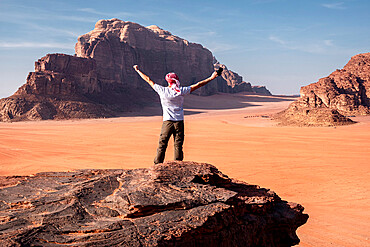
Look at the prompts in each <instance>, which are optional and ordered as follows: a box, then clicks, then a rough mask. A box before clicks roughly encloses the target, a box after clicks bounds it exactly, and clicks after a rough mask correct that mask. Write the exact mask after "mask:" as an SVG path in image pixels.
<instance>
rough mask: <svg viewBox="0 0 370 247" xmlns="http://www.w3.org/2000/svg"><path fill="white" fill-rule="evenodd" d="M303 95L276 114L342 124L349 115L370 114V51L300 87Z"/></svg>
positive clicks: (287, 120) (293, 121) (307, 122)
mask: <svg viewBox="0 0 370 247" xmlns="http://www.w3.org/2000/svg"><path fill="white" fill-rule="evenodd" d="M300 93H301V96H300V98H299V99H298V100H297V102H294V103H292V104H291V105H290V106H289V108H288V109H287V110H285V111H284V112H281V113H279V114H278V115H277V119H278V120H280V121H282V122H283V123H284V124H298V125H324V126H325V125H341V124H348V123H353V121H351V120H350V119H348V118H347V117H345V116H346V115H347V116H348V115H366V114H370V53H364V54H358V55H356V56H354V57H352V58H351V60H350V61H349V62H348V63H347V64H346V65H345V66H344V68H343V69H338V70H336V71H334V72H333V73H331V74H330V75H329V76H328V77H325V78H322V79H320V80H319V81H318V82H316V83H313V84H310V85H308V86H305V87H302V88H301V92H300Z"/></svg>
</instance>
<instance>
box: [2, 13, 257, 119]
mask: <svg viewBox="0 0 370 247" xmlns="http://www.w3.org/2000/svg"><path fill="white" fill-rule="evenodd" d="M75 51H76V55H75V56H70V55H66V54H48V55H46V56H45V57H43V58H41V59H39V60H38V61H37V62H36V63H35V72H31V73H30V74H29V75H28V77H27V82H26V84H24V85H23V86H22V87H20V88H19V90H18V91H17V92H16V93H15V94H14V95H12V96H11V97H9V98H6V99H1V100H0V120H1V121H17V120H40V119H66V118H90V117H112V116H117V115H119V114H120V113H121V112H124V111H127V110H132V108H134V107H136V108H139V107H142V106H143V105H145V104H146V103H148V99H149V100H154V101H158V100H157V97H156V95H155V93H154V92H153V90H152V89H151V88H150V86H148V85H147V83H145V82H143V81H142V79H141V78H140V77H139V76H138V75H137V73H136V72H135V70H134V69H133V68H132V66H133V65H134V64H138V65H139V67H140V69H141V70H142V71H144V72H145V73H146V74H148V75H149V76H150V77H151V79H152V80H153V81H155V82H156V83H159V84H162V85H166V83H165V80H164V76H165V75H166V74H167V73H168V72H171V71H175V72H176V73H177V74H178V75H179V77H180V81H181V82H182V85H184V86H188V85H191V84H193V83H194V82H197V81H200V80H203V79H205V78H207V77H208V76H210V75H211V73H212V72H213V71H214V64H213V55H212V53H211V52H210V51H209V50H207V49H206V48H204V47H203V46H202V45H200V44H195V43H191V42H189V41H187V40H184V39H182V38H179V37H177V36H174V35H172V34H171V33H170V32H168V31H165V30H162V29H160V28H159V27H157V26H149V27H143V26H141V25H139V24H137V23H132V22H124V21H121V20H118V19H111V20H101V21H98V22H97V23H96V25H95V28H94V30H92V31H91V32H89V33H87V34H84V35H82V36H80V37H79V38H78V42H77V43H76V46H75ZM240 91H250V92H253V89H252V88H251V85H250V83H246V82H243V81H242V80H241V77H240V76H239V75H237V74H236V73H234V72H232V71H229V70H226V74H225V76H224V78H218V79H217V82H216V83H215V82H213V83H209V84H207V85H206V86H205V87H202V88H201V89H200V90H197V91H196V93H198V94H200V95H210V94H213V93H217V92H231V93H232V92H240ZM144 99H145V100H144Z"/></svg>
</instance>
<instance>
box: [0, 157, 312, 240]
mask: <svg viewBox="0 0 370 247" xmlns="http://www.w3.org/2000/svg"><path fill="white" fill-rule="evenodd" d="M0 196H1V201H0V214H1V220H0V228H1V232H0V245H1V246H60V245H64V246H130V247H131V246H215V247H217V246H292V245H296V244H298V243H299V238H298V236H297V235H296V230H297V228H298V227H300V226H301V225H303V224H305V223H306V222H307V219H308V215H307V214H305V213H303V211H304V208H303V207H302V206H301V205H299V204H296V203H292V202H287V201H284V200H282V199H281V198H280V197H279V196H278V195H277V194H276V193H274V192H273V191H270V190H268V189H264V188H260V187H259V186H257V185H251V184H247V183H245V182H241V181H237V180H234V179H230V178H229V177H227V176H226V175H224V174H223V173H221V172H220V171H219V170H218V169H217V168H216V167H214V166H212V165H209V164H204V163H202V164H199V163H195V162H167V163H165V164H161V165H156V166H154V167H150V168H146V169H135V170H78V171H74V172H44V173H38V174H36V175H34V176H24V177H19V176H16V177H0Z"/></svg>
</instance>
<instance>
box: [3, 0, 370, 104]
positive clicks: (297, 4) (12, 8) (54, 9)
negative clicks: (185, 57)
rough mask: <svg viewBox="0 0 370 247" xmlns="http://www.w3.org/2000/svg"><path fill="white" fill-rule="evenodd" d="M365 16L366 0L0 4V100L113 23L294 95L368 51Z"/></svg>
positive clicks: (29, 0) (30, 0)
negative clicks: (195, 51)
mask: <svg viewBox="0 0 370 247" xmlns="http://www.w3.org/2000/svg"><path fill="white" fill-rule="evenodd" d="M369 13H370V1H368V0H338V1H335V0H334V1H333V0H310V1H309V0H244V1H243V0H240V1H218V0H213V1H207V0H203V1H195V0H187V1H175V0H172V1H170V0H162V1H155V0H152V1H149V0H147V1H144V0H135V1H132V0H120V1H118V0H117V1H96V0H90V1H75V0H64V1H60V0H59V1H55V0H47V1H44V0H22V1H21V0H0V33H1V35H0V97H1V98H2V97H7V96H9V95H11V94H13V93H14V92H15V91H16V90H17V88H18V87H20V86H21V85H22V84H23V83H24V82H25V80H26V77H27V75H28V73H29V72H30V71H34V62H35V61H36V60H37V59H39V58H41V57H43V56H44V55H46V54H47V53H66V54H70V55H73V54H74V45H75V43H76V41H77V37H78V36H79V35H82V34H85V33H87V32H89V31H90V30H92V29H93V28H94V25H95V23H96V22H97V21H98V20H100V19H110V18H119V19H121V20H124V21H132V22H137V23H139V24H141V25H143V26H149V25H153V24H154V25H157V26H159V27H161V28H163V29H165V30H168V31H170V32H171V33H172V34H174V35H177V36H179V37H182V38H184V39H187V40H189V41H191V42H196V43H201V44H202V45H203V46H205V47H206V48H208V49H210V50H211V51H212V52H213V54H214V55H215V56H216V58H217V59H218V60H219V61H220V62H221V63H224V64H226V66H228V68H229V69H231V70H233V71H235V72H237V73H239V74H240V75H241V76H243V78H244V80H245V81H250V82H251V83H252V85H266V86H267V88H268V89H270V91H272V93H274V94H298V93H299V89H300V87H301V86H304V85H308V84H309V83H312V82H316V81H317V80H318V79H319V78H322V77H325V76H328V75H329V74H330V73H331V72H333V71H334V70H335V69H338V68H342V67H343V66H344V65H345V64H346V63H347V62H348V60H349V59H350V58H351V56H353V55H356V54H358V53H364V52H369V51H370V15H369ZM148 73H149V72H148Z"/></svg>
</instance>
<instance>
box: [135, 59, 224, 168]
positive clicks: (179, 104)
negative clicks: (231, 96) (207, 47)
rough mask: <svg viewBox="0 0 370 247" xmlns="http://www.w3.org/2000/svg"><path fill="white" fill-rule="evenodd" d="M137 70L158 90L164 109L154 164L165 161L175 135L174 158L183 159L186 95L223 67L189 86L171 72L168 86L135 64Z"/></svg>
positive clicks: (204, 83)
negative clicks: (155, 80) (181, 84)
mask: <svg viewBox="0 0 370 247" xmlns="http://www.w3.org/2000/svg"><path fill="white" fill-rule="evenodd" d="M133 67H134V69H135V70H136V72H137V73H138V74H139V75H140V76H141V78H143V79H144V81H146V82H147V83H148V84H149V85H150V86H151V87H152V88H153V89H154V91H156V92H157V93H158V95H159V97H160V99H161V105H162V110H163V124H162V130H161V135H160V137H159V144H158V149H157V156H156V157H155V159H154V164H158V163H163V161H164V156H165V153H166V149H167V145H168V141H169V139H170V137H171V135H173V139H174V148H175V152H174V159H175V160H180V161H181V160H183V159H184V153H183V151H182V146H183V143H184V109H183V104H184V96H185V95H188V94H190V93H191V92H193V91H194V90H196V89H198V88H200V87H203V86H204V85H206V84H207V83H208V82H210V81H212V80H213V79H215V78H216V77H217V76H219V75H220V74H221V72H222V69H221V70H219V71H215V72H213V73H212V75H211V76H210V77H208V78H207V79H205V80H203V81H200V82H198V83H195V84H193V85H191V86H188V87H181V86H180V82H179V77H178V76H177V75H176V74H175V73H173V72H171V73H168V74H167V75H166V77H165V78H166V81H167V82H168V86H167V87H163V86H161V85H158V84H156V83H155V82H153V81H152V80H151V79H150V78H149V76H147V75H145V74H144V73H143V72H141V71H140V70H139V68H138V66H137V65H134V66H133Z"/></svg>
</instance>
